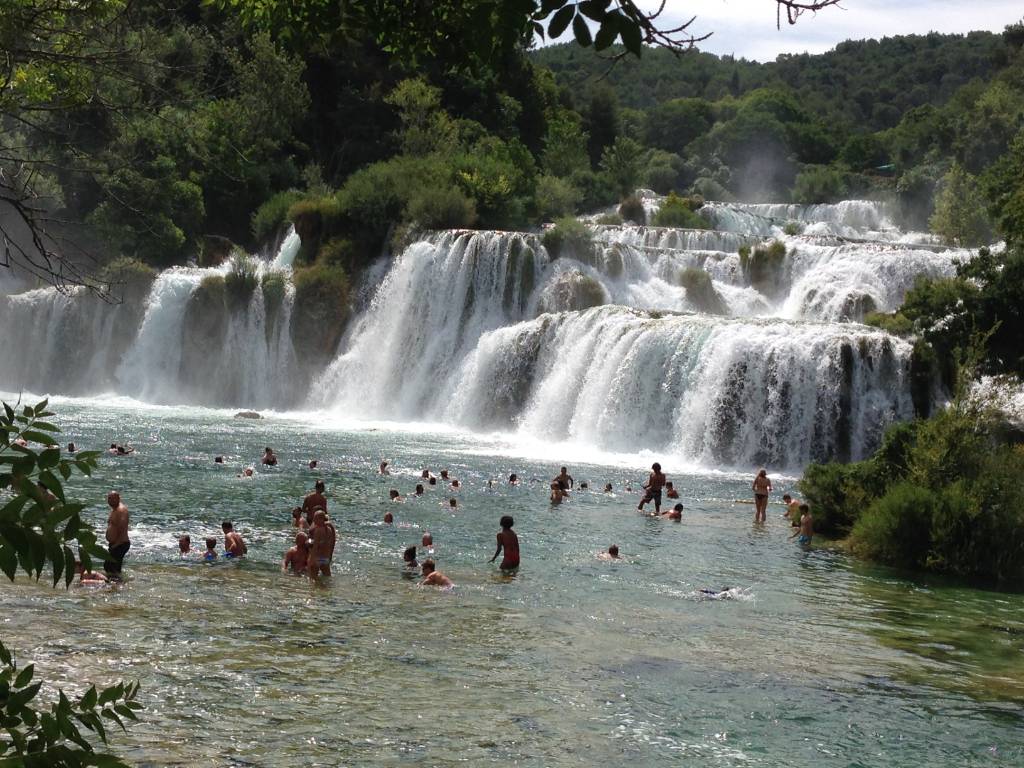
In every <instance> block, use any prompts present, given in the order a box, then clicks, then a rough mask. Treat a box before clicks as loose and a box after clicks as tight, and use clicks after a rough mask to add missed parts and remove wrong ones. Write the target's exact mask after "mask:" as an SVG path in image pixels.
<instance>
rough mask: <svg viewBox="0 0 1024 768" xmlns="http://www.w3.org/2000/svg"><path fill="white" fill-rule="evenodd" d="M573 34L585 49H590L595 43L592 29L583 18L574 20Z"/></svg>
mask: <svg viewBox="0 0 1024 768" xmlns="http://www.w3.org/2000/svg"><path fill="white" fill-rule="evenodd" d="M572 33H573V35H574V36H575V37H576V42H577V43H579V44H580V45H582V46H583V47H584V48H589V47H590V46H591V45H592V44H593V43H594V38H593V37H591V35H590V27H588V26H587V20H586V19H584V18H583V17H582V16H577V17H576V18H575V19H573V20H572Z"/></svg>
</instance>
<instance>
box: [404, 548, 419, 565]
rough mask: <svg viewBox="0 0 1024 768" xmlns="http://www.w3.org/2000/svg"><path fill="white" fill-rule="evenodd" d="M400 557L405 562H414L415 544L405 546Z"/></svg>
mask: <svg viewBox="0 0 1024 768" xmlns="http://www.w3.org/2000/svg"><path fill="white" fill-rule="evenodd" d="M402 559H403V560H405V562H407V563H410V562H412V563H414V562H416V545H415V544H413V545H412V546H411V547H406V548H405V551H404V552H403V553H402Z"/></svg>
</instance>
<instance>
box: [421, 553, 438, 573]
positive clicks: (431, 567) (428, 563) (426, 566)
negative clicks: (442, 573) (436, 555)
mask: <svg viewBox="0 0 1024 768" xmlns="http://www.w3.org/2000/svg"><path fill="white" fill-rule="evenodd" d="M421 567H422V568H423V572H424V573H427V572H428V571H436V570H437V566H436V565H435V564H434V561H433V560H431V559H430V558H429V557H428V558H427V559H426V560H424V561H423V563H422V566H421Z"/></svg>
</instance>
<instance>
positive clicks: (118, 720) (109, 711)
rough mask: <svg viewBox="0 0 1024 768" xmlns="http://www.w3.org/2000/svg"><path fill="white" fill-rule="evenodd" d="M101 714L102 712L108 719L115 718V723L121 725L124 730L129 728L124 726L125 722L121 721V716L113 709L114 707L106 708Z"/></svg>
mask: <svg viewBox="0 0 1024 768" xmlns="http://www.w3.org/2000/svg"><path fill="white" fill-rule="evenodd" d="M100 714H102V715H103V716H104V717H105V718H107V719H108V720H113V721H114V722H115V723H117V724H118V725H120V726H121V730H122V731H127V730H128V729H127V728H125V727H124V723H123V722H121V718H120V717H118V716H117V714H115V712H114V710H112V709H104V710H103V711H102V712H101V713H100Z"/></svg>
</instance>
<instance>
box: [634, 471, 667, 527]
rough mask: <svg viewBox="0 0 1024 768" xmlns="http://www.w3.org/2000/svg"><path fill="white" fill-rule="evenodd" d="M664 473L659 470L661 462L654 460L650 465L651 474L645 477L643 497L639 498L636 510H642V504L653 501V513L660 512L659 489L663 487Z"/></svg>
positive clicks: (657, 513) (658, 513)
mask: <svg viewBox="0 0 1024 768" xmlns="http://www.w3.org/2000/svg"><path fill="white" fill-rule="evenodd" d="M665 482H666V481H665V473H664V472H662V471H661V464H659V463H658V462H654V463H653V464H652V465H651V475H650V477H648V478H647V483H646V484H645V485H644V490H645V491H646V493H645V494H644V497H643V499H641V500H640V504H639V505H638V506H637V511H639V512H643V511H644V504H647V503H648V502H651V501H653V502H654V514H656V515H660V514H661V489H662V488H664V487H665Z"/></svg>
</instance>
